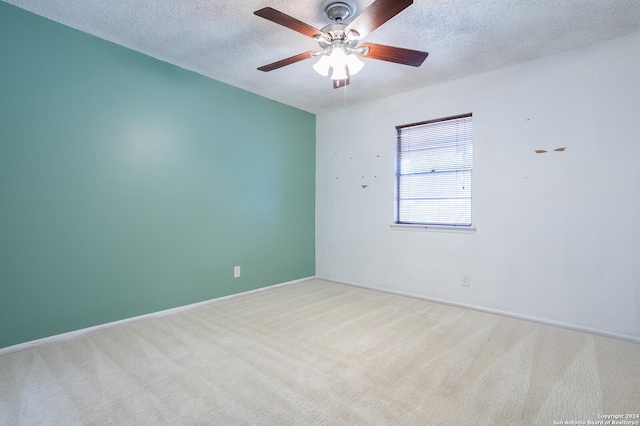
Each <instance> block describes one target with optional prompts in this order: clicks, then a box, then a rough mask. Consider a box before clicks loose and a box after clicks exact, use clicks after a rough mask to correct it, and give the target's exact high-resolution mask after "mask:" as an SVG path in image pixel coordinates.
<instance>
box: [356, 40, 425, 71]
mask: <svg viewBox="0 0 640 426" xmlns="http://www.w3.org/2000/svg"><path fill="white" fill-rule="evenodd" d="M360 47H368V48H369V52H368V53H367V54H365V55H362V56H363V57H365V58H370V59H378V60H381V61H387V62H395V63H396V64H402V65H410V66H412V67H419V66H420V65H422V63H423V62H424V60H425V59H427V56H429V53H427V52H421V51H419V50H411V49H404V48H402V47H393V46H386V45H384V44H375V43H363V44H361V45H360Z"/></svg>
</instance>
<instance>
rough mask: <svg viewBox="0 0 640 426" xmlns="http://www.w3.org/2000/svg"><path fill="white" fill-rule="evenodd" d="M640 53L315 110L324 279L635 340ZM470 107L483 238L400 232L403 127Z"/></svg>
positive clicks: (608, 52) (601, 53)
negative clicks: (464, 280) (398, 129)
mask: <svg viewBox="0 0 640 426" xmlns="http://www.w3.org/2000/svg"><path fill="white" fill-rule="evenodd" d="M638 52H640V33H636V34H632V35H629V36H626V37H622V38H618V39H615V40H611V41H607V42H604V43H599V44H596V45H592V46H587V47H585V48H580V49H576V50H572V51H569V52H565V53H562V54H558V55H554V56H549V57H546V58H542V59H539V60H536V61H532V62H527V63H523V64H519V65H516V66H512V67H508V68H503V69H499V70H496V71H491V72H488V73H484V74H480V75H476V76H472V77H469V78H465V79H461V80H457V81H453V82H449V83H445V84H441V85H437V86H432V87H427V88H424V89H420V90H417V91H413V92H409V93H403V94H399V95H396V96H393V97H389V98H385V99H382V100H379V101H374V102H370V103H366V104H361V105H355V106H352V107H346V108H343V109H341V110H337V111H332V112H328V113H324V114H320V115H318V116H317V127H316V128H317V200H316V216H317V218H316V221H317V225H316V226H317V228H316V229H317V231H316V232H317V238H316V241H317V242H316V245H317V247H316V249H317V254H316V256H317V259H316V265H317V266H316V268H317V270H316V272H317V275H318V276H320V277H325V278H329V279H334V280H337V281H343V282H348V283H354V284H358V285H364V286H368V287H375V288H380V289H385V290H391V291H396V292H402V293H408V294H414V295H418V296H421V297H426V298H432V299H440V300H445V301H449V302H452V303H459V304H468V305H472V306H476V307H480V308H483V309H490V310H498V311H504V312H509V313H512V314H515V315H517V316H526V317H531V318H536V319H539V320H542V321H548V322H555V323H560V324H564V325H569V326H573V327H575V328H578V329H586V330H594V331H600V332H603V333H605V334H607V333H608V334H613V335H619V336H623V337H626V338H630V339H631V340H637V341H640V243H639V242H638V240H639V237H640V225H639V221H640V183H639V179H640V173H639V172H638V168H640V124H639V123H640V55H639V54H638ZM429 59H431V58H429ZM429 59H427V62H426V63H425V65H424V66H426V67H428V66H429ZM365 74H366V68H365V69H364V71H363V73H362V75H358V78H366V75H365ZM468 112H472V113H473V125H474V175H473V185H474V187H473V222H474V225H475V226H476V227H477V231H476V232H475V233H471V234H468V233H467V234H460V233H442V232H429V231H404V230H393V229H391V228H390V225H391V224H392V223H393V220H394V171H395V147H396V138H395V126H396V125H400V124H407V123H413V122H418V121H424V120H429V119H435V118H440V117H446V116H451V115H456V114H463V113H468ZM559 147H566V148H567V149H566V151H565V152H554V151H553V150H554V149H555V148H559ZM536 149H544V150H547V151H548V152H547V153H546V154H536V153H535V152H534V151H535V150H536ZM361 185H368V186H367V187H366V188H364V189H363V188H362V186H361ZM466 272H468V273H470V274H471V287H469V288H467V287H462V286H461V285H460V283H461V274H462V273H466Z"/></svg>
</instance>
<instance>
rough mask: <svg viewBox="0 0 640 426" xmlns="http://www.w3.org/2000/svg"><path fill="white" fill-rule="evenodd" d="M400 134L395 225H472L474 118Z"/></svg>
mask: <svg viewBox="0 0 640 426" xmlns="http://www.w3.org/2000/svg"><path fill="white" fill-rule="evenodd" d="M396 130H397V132H398V156H397V172H396V223H399V224H421V225H449V226H461V227H465V226H466V227H470V226H471V173H472V168H473V167H472V166H473V149H472V116H471V114H465V115H459V116H455V117H447V118H441V119H438V120H431V121H426V122H423V123H416V124H408V125H404V126H398V127H396Z"/></svg>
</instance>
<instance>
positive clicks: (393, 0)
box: [345, 0, 413, 38]
mask: <svg viewBox="0 0 640 426" xmlns="http://www.w3.org/2000/svg"><path fill="white" fill-rule="evenodd" d="M412 4H413V0H376V1H374V2H373V3H371V5H369V7H367V8H366V9H365V10H363V11H362V13H361V14H360V15H358V16H356V18H355V19H354V20H353V22H351V23H350V24H349V26H348V27H347V28H346V29H345V33H346V34H348V33H349V30H356V31H357V32H358V33H359V34H360V38H362V37H364V36H366V35H367V34H369V33H370V32H372V31H373V30H375V29H376V28H378V27H379V26H380V25H382V24H384V23H385V22H387V21H388V20H389V19H391V18H393V17H394V16H396V15H397V14H398V13H400V12H402V11H403V10H405V9H406V8H407V7H409V6H411V5H412Z"/></svg>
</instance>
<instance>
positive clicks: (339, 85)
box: [331, 77, 351, 89]
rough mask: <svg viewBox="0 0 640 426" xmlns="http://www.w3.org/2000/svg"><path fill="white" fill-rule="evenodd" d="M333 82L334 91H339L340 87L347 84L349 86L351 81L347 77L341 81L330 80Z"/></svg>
mask: <svg viewBox="0 0 640 426" xmlns="http://www.w3.org/2000/svg"><path fill="white" fill-rule="evenodd" d="M331 81H333V88H334V89H339V88H341V87H344V86H346V85H347V84H349V83H350V82H351V79H350V78H349V77H347V78H345V79H343V80H331Z"/></svg>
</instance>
